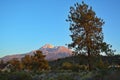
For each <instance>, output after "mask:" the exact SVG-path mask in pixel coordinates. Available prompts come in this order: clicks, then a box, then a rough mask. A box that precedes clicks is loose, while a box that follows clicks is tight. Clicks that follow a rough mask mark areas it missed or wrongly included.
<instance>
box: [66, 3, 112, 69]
mask: <svg viewBox="0 0 120 80" xmlns="http://www.w3.org/2000/svg"><path fill="white" fill-rule="evenodd" d="M67 21H68V22H70V28H69V30H70V31H71V33H72V34H71V35H70V36H71V38H72V43H71V44H68V47H69V48H72V50H73V51H74V53H76V54H86V55H88V63H89V69H90V70H91V68H92V64H91V60H90V57H91V56H96V55H99V54H100V53H103V52H105V53H106V54H111V53H112V52H113V50H111V45H109V44H107V43H106V42H104V41H103V32H102V26H103V25H104V23H105V22H104V21H103V19H101V18H98V17H97V16H96V13H95V12H94V11H93V10H92V7H88V5H87V4H85V3H84V2H82V4H78V3H76V4H75V5H74V6H73V7H70V13H69V15H68V19H67Z"/></svg>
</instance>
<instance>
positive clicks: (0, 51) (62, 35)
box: [0, 0, 120, 57]
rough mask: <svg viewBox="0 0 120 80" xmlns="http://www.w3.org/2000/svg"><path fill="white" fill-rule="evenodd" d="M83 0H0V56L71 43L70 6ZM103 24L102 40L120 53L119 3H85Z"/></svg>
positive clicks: (94, 0)
mask: <svg viewBox="0 0 120 80" xmlns="http://www.w3.org/2000/svg"><path fill="white" fill-rule="evenodd" d="M76 2H78V3H81V2H82V0H0V57H3V56H6V55H11V54H21V53H26V52H30V51H32V50H36V49H39V48H40V47H41V46H43V45H45V44H48V43H49V44H53V45H55V46H65V44H69V43H70V42H71V38H70V36H69V35H70V31H69V23H68V22H66V19H67V18H68V14H69V10H70V6H74V4H75V3H76ZM84 2H85V3H86V4H88V5H89V6H92V8H93V10H94V11H95V12H96V15H97V16H98V17H100V18H102V19H103V20H104V21H105V24H104V26H103V33H104V41H106V42H107V43H109V44H111V45H112V46H113V49H116V54H118V53H120V47H119V46H120V34H119V32H120V0H84Z"/></svg>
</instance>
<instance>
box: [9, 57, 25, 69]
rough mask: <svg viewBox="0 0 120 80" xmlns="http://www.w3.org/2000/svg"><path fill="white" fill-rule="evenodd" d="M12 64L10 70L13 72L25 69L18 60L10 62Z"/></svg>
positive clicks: (14, 59)
mask: <svg viewBox="0 0 120 80" xmlns="http://www.w3.org/2000/svg"><path fill="white" fill-rule="evenodd" d="M9 63H10V64H11V66H10V69H11V71H20V70H22V69H23V65H22V63H21V61H19V60H18V59H17V58H13V59H12V60H10V61H9Z"/></svg>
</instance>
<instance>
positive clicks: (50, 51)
mask: <svg viewBox="0 0 120 80" xmlns="http://www.w3.org/2000/svg"><path fill="white" fill-rule="evenodd" d="M38 50H40V51H42V52H43V54H44V55H46V57H45V58H46V59H47V60H56V59H59V58H64V57H69V56H71V55H72V51H71V50H70V49H68V48H67V47H64V46H53V45H51V44H45V45H44V46H42V47H41V48H39V49H38ZM35 51H36V50H34V51H31V52H28V53H25V54H16V55H9V56H5V57H3V58H2V59H3V60H4V61H8V60H11V59H13V58H18V59H21V58H22V57H24V56H25V55H33V53H34V52H35Z"/></svg>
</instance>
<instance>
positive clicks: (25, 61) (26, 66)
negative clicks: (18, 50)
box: [21, 55, 32, 71]
mask: <svg viewBox="0 0 120 80" xmlns="http://www.w3.org/2000/svg"><path fill="white" fill-rule="evenodd" d="M21 61H22V64H23V66H24V69H25V70H28V71H30V70H32V66H31V65H32V58H31V56H30V55H25V57H23V58H22V60H21Z"/></svg>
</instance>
